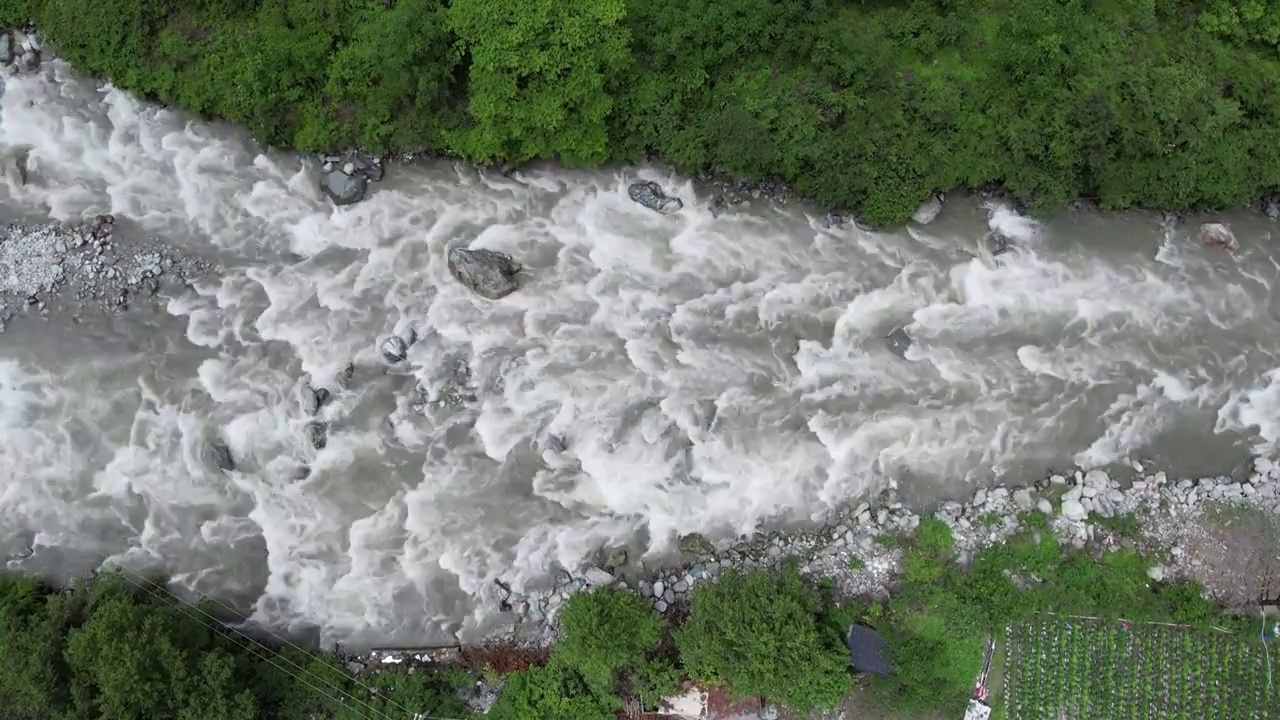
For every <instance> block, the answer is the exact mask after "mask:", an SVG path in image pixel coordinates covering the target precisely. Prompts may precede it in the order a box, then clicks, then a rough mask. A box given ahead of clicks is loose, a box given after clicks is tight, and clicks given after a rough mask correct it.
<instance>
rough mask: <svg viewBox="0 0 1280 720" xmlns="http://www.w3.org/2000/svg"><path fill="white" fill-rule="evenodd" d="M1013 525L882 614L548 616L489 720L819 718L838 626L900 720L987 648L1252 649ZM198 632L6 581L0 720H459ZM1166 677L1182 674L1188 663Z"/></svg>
mask: <svg viewBox="0 0 1280 720" xmlns="http://www.w3.org/2000/svg"><path fill="white" fill-rule="evenodd" d="M1022 520H1023V526H1022V530H1021V531H1020V532H1019V534H1018V535H1016V536H1014V537H1013V538H1010V539H1009V540H1008V541H1007V542H1005V543H1002V544H999V545H994V546H991V547H989V548H986V549H984V550H981V551H979V552H978V553H977V554H976V555H974V556H973V557H972V558H971V560H970V562H969V564H968V565H963V564H961V563H960V562H959V561H958V558H957V557H956V553H955V552H954V540H953V538H952V536H951V533H950V531H949V529H948V528H947V526H946V524H945V523H943V522H942V521H940V520H937V519H927V520H925V521H923V522H922V523H921V525H920V527H919V530H918V531H917V533H916V534H915V535H914V537H911V538H903V539H902V542H903V543H904V545H905V546H906V549H905V552H906V554H905V557H904V559H903V567H904V572H903V575H902V577H901V580H900V583H899V586H898V588H897V590H896V591H895V593H894V594H893V595H892V596H891V598H890V599H889V600H888V601H886V602H869V601H862V600H857V599H840V598H837V597H836V596H835V594H834V593H833V592H832V589H831V588H830V587H829V586H827V585H823V584H818V585H812V584H808V583H807V582H806V581H804V580H803V579H802V578H801V577H800V576H799V575H798V574H797V573H796V572H795V569H794V567H784V569H782V570H781V571H780V572H769V571H765V570H749V571H746V572H740V571H736V570H730V571H729V572H727V573H726V574H724V575H722V576H721V577H719V578H718V579H717V580H716V581H715V582H714V583H711V584H708V585H705V586H700V587H698V588H695V589H694V591H693V592H692V595H691V601H690V604H689V607H688V611H687V614H681V615H678V616H673V617H671V618H666V619H664V618H663V617H661V616H660V615H659V614H658V613H657V612H655V611H654V610H653V609H652V608H651V607H650V605H649V603H648V602H646V601H645V600H644V599H642V598H640V597H639V596H637V595H635V594H632V593H630V592H627V591H625V590H620V589H613V588H602V589H598V590H594V591H592V592H583V593H579V594H576V595H573V596H572V597H570V598H569V600H568V601H567V602H566V604H565V606H564V607H563V608H562V609H561V611H560V613H559V615H558V617H557V622H558V624H559V626H560V638H559V640H558V642H557V643H556V644H555V645H554V646H553V648H552V650H551V653H550V656H549V659H548V661H547V662H546V663H545V664H541V665H535V666H533V667H530V668H528V669H525V670H520V671H517V672H514V673H512V674H510V675H508V676H507V677H506V678H505V685H504V687H503V690H502V692H501V694H500V695H499V697H498V698H497V700H496V702H495V703H494V704H493V705H492V707H490V708H489V710H488V717H491V718H495V719H496V720H569V719H570V718H572V719H573V720H610V719H612V718H614V717H615V715H616V713H617V712H618V711H619V710H620V709H621V708H622V707H623V703H624V698H631V699H633V700H634V701H638V702H639V704H641V705H642V706H644V707H646V708H654V707H656V706H657V704H658V701H659V699H660V698H661V697H663V696H664V695H668V694H671V693H674V692H676V690H677V688H678V686H679V683H680V681H681V680H682V679H683V678H686V677H687V678H690V679H693V680H697V681H699V682H702V683H704V684H714V685H722V686H726V687H727V688H728V690H729V691H730V693H731V694H733V695H736V696H757V695H758V696H763V697H764V698H766V699H767V700H768V701H770V702H773V703H777V704H780V705H782V706H785V707H788V708H790V709H792V710H795V711H800V712H805V711H811V710H819V709H823V708H829V707H832V706H834V705H835V704H837V703H838V702H839V701H840V700H841V698H842V697H843V696H844V695H846V694H847V693H848V692H849V691H850V689H852V688H853V687H854V685H855V682H857V678H855V677H854V675H853V674H851V673H850V671H849V670H848V658H847V654H846V651H845V648H844V644H843V639H844V632H845V629H846V628H847V627H848V625H849V624H850V623H851V622H862V623H865V624H867V625H870V626H872V627H875V628H876V629H878V630H879V631H880V632H881V633H882V634H883V635H884V636H885V638H886V640H887V643H888V650H889V654H890V657H891V660H892V663H893V666H894V671H895V675H894V676H893V677H892V678H889V679H880V678H876V679H874V680H870V681H868V682H869V687H867V688H866V689H867V690H868V691H869V692H871V693H873V694H874V695H876V696H878V697H879V699H880V701H882V702H883V703H884V704H885V705H886V706H888V707H892V708H897V709H901V710H905V711H910V712H912V713H920V712H929V711H940V712H942V713H944V714H946V715H949V716H956V715H958V714H959V712H960V711H961V710H962V708H963V707H964V704H965V702H966V701H967V698H968V696H969V693H970V692H971V690H972V685H973V682H974V679H975V678H976V677H977V675H978V672H979V670H980V668H981V666H982V662H983V649H984V645H985V643H986V638H987V637H988V636H991V635H994V636H996V637H1003V638H1006V640H1005V649H1004V651H1005V652H1010V653H1014V652H1019V651H1020V652H1024V653H1029V654H1031V655H1036V654H1043V652H1041V650H1039V649H1037V648H1039V647H1040V646H1039V645H1036V644H1035V643H1045V642H1049V643H1050V644H1052V645H1053V648H1054V651H1055V655H1054V656H1057V655H1058V654H1061V655H1063V656H1065V657H1068V658H1070V657H1074V655H1072V653H1075V655H1080V654H1081V653H1086V652H1092V650H1093V644H1096V643H1104V644H1105V643H1107V642H1111V645H1114V644H1115V642H1121V641H1120V640H1115V639H1114V638H1113V639H1112V640H1111V641H1109V640H1107V639H1106V638H1111V637H1112V636H1113V635H1114V636H1118V635H1119V634H1120V632H1119V628H1120V626H1118V625H1113V626H1107V625H1105V623H1107V622H1108V621H1113V620H1117V619H1119V618H1121V617H1123V618H1124V619H1125V620H1126V621H1128V622H1131V623H1139V622H1142V621H1147V620H1151V621H1161V622H1167V623H1179V624H1182V625H1183V626H1185V627H1183V628H1181V629H1180V630H1179V632H1181V633H1182V635H1181V636H1179V638H1180V639H1178V641H1177V643H1175V646H1176V647H1182V646H1183V645H1185V648H1190V647H1192V646H1195V647H1200V646H1204V647H1206V648H1208V647H1213V648H1219V649H1220V650H1216V651H1215V652H1218V653H1219V654H1222V653H1224V652H1225V653H1226V654H1228V655H1232V656H1234V657H1241V658H1244V657H1247V656H1248V655H1249V653H1250V652H1253V653H1254V655H1253V657H1254V659H1255V660H1256V659H1257V651H1256V645H1257V644H1256V643H1253V644H1252V645H1251V641H1249V640H1248V639H1247V638H1249V637H1256V628H1254V629H1253V631H1255V633H1254V634H1253V635H1250V632H1251V630H1250V628H1249V627H1248V622H1249V621H1248V620H1247V619H1244V618H1239V617H1236V616H1231V615H1227V614H1225V613H1224V612H1222V611H1221V609H1219V608H1218V607H1216V606H1214V605H1213V604H1211V603H1210V602H1208V601H1206V600H1204V599H1202V597H1201V592H1200V588H1199V587H1197V586H1195V585H1175V584H1164V583H1158V582H1152V581H1151V580H1150V579H1149V575H1148V571H1149V570H1150V567H1149V564H1148V562H1147V561H1146V560H1145V559H1144V558H1143V557H1142V556H1140V555H1138V554H1136V553H1135V552H1133V551H1131V550H1125V549H1121V550H1115V551H1109V552H1103V551H1100V550H1099V549H1097V548H1092V547H1090V548H1086V549H1081V550H1077V549H1073V548H1067V547H1063V546H1062V545H1060V544H1059V542H1058V540H1057V539H1056V538H1055V536H1054V535H1053V533H1051V532H1049V531H1047V529H1046V528H1045V522H1046V521H1045V519H1044V516H1043V515H1041V514H1038V513H1035V512H1032V513H1028V514H1026V515H1025V516H1024V517H1023V519H1022ZM1051 614H1058V615H1067V614H1073V615H1088V616H1090V617H1091V618H1092V620H1090V622H1092V623H1095V624H1096V626H1097V627H1100V628H1101V629H1100V630H1098V631H1097V636H1096V638H1095V637H1094V635H1088V636H1086V637H1085V639H1084V640H1083V641H1082V642H1085V643H1091V644H1089V645H1088V647H1086V646H1085V645H1081V646H1080V647H1069V646H1068V645H1067V644H1064V643H1063V642H1060V641H1059V640H1058V639H1057V638H1058V635H1053V636H1052V637H1050V636H1049V635H1046V632H1047V631H1046V630H1045V628H1046V627H1050V629H1053V628H1057V627H1059V625H1060V624H1061V623H1060V621H1059V620H1054V619H1053V615H1051ZM210 617H211V616H208V615H202V614H201V612H200V611H199V610H198V609H191V608H187V607H186V606H184V605H182V604H180V603H178V602H176V601H175V600H174V598H172V597H171V596H170V595H168V594H167V593H165V592H164V591H162V590H161V589H160V588H159V586H156V585H145V584H142V583H140V582H137V581H135V580H131V579H129V578H127V577H124V576H121V575H115V574H103V575H100V576H98V577H96V578H94V579H91V580H86V581H82V582H78V583H75V584H74V585H73V586H72V587H71V588H69V589H68V590H65V591H56V590H53V589H52V588H48V587H46V586H43V585H40V584H39V583H37V582H34V581H32V580H30V579H24V578H18V577H7V578H4V579H3V580H0V662H2V663H3V667H4V668H5V669H6V670H5V672H4V673H0V707H4V708H5V709H6V711H7V713H8V714H6V715H4V717H6V718H14V719H15V720H26V719H28V718H32V719H34V718H55V719H58V720H72V719H79V718H86V719H87V718H103V719H104V720H116V719H119V720H124V719H125V718H130V719H134V718H137V719H144V720H145V719H150V718H156V719H157V720H158V719H160V718H166V719H169V718H181V719H184V720H197V719H199V720H205V719H208V720H241V719H245V720H248V718H281V719H288V720H294V719H297V720H302V719H303V718H321V717H323V718H334V719H342V718H353V719H354V718H362V717H393V716H394V717H401V716H403V717H411V716H413V714H414V713H428V714H430V715H433V716H442V717H449V718H463V717H468V716H469V715H468V713H469V710H468V707H467V702H466V696H467V688H468V687H470V686H471V684H472V683H473V682H474V681H475V679H476V676H475V675H474V674H471V673H473V672H474V670H472V671H464V670H461V669H457V668H454V669H448V668H446V669H443V670H436V671H434V672H429V671H424V672H419V673H417V674H411V673H407V672H405V671H403V670H399V669H387V670H382V671H379V672H376V673H373V674H366V675H362V676H360V678H359V679H358V680H357V679H356V678H353V677H352V676H350V675H349V674H347V672H346V671H345V670H344V668H343V667H342V665H341V664H340V663H339V661H338V660H336V659H334V658H331V657H329V656H326V655H323V654H320V653H313V652H310V651H304V650H301V649H298V648H288V649H279V650H267V649H266V648H265V647H263V646H260V645H255V644H251V643H250V642H248V641H246V640H245V639H243V638H242V637H240V636H239V635H236V634H234V633H232V632H230V631H228V630H226V629H222V628H221V627H219V626H217V625H216V624H214V623H212V622H210ZM1046 618H1049V619H1048V620H1046ZM1125 627H1129V626H1125ZM1213 627H1218V628H1221V629H1216V630H1215V629H1211V628H1213ZM1015 630H1016V632H1015ZM1055 632H1057V631H1056V630H1055ZM1077 634H1079V633H1077ZM1024 636H1025V637H1024ZM1210 637H1212V642H1210V640H1208V639H1206V638H1210ZM1028 638H1029V639H1028ZM1046 638H1047V639H1046ZM1097 638H1102V639H1097ZM1242 638H1243V639H1242ZM1015 640H1016V641H1017V642H1014V641H1015ZM1157 644H1158V643H1157ZM1111 645H1107V646H1106V647H1111ZM1165 645H1169V643H1165ZM1100 647H1101V646H1100ZM1185 648H1183V649H1185ZM1223 648H1225V649H1223ZM1112 650H1114V648H1112ZM1157 650H1159V651H1160V652H1163V653H1164V655H1163V656H1161V657H1162V658H1163V657H1172V656H1169V648H1168V647H1165V648H1163V649H1160V648H1157ZM1150 654H1152V655H1153V656H1154V655H1155V654H1157V653H1156V651H1151V653H1150ZM1214 657H1217V655H1215V656H1214ZM1080 660H1081V662H1085V660H1086V659H1080ZM1157 660H1159V658H1157ZM1172 660H1173V661H1175V662H1182V663H1183V664H1185V665H1188V666H1190V665H1192V664H1194V663H1195V662H1196V660H1195V658H1193V657H1190V656H1186V655H1185V654H1184V655H1183V656H1181V658H1179V657H1172ZM1161 661H1162V660H1161ZM1029 667H1030V666H1028V668H1029ZM1108 667H1110V666H1108ZM1215 667H1217V666H1216V665H1215ZM1257 667H1259V666H1257V665H1256V664H1255V665H1254V666H1250V665H1248V664H1246V663H1243V662H1237V663H1236V664H1235V665H1234V666H1232V667H1231V668H1230V673H1229V677H1228V678H1227V680H1228V681H1229V682H1227V681H1224V682H1226V684H1224V685H1223V691H1224V692H1228V695H1231V692H1233V691H1232V688H1233V687H1236V686H1237V685H1238V686H1240V687H1245V688H1249V689H1251V690H1253V691H1255V692H1251V693H1249V694H1248V695H1231V697H1232V698H1233V700H1232V701H1233V702H1235V703H1237V704H1242V703H1248V702H1253V701H1257V702H1263V703H1274V702H1277V701H1280V696H1277V693H1276V692H1275V690H1274V689H1272V688H1271V687H1270V686H1267V689H1266V691H1265V692H1264V691H1262V690H1261V688H1262V687H1263V686H1262V684H1261V681H1260V680H1259V676H1258V675H1257V674H1256V669H1257ZM1069 669H1070V670H1072V671H1073V672H1074V671H1077V670H1080V671H1081V672H1083V670H1081V668H1077V667H1075V666H1072V667H1071V668H1069ZM1156 669H1157V670H1160V669H1161V668H1156ZM1033 670H1034V668H1031V669H1027V668H1023V669H1022V672H1023V674H1026V673H1031V672H1033ZM1121 670H1122V668H1119V667H1116V668H1111V670H1110V671H1111V672H1113V673H1114V672H1120V671H1121ZM1164 671H1166V672H1167V668H1165V669H1164ZM480 672H483V669H481V670H480ZM1048 672H1050V673H1052V672H1053V670H1052V669H1050V670H1048ZM1201 674H1202V675H1203V673H1201ZM1110 677H1111V676H1110V675H1108V676H1107V678H1103V679H1094V680H1093V681H1091V682H1093V683H1094V684H1095V685H1096V686H1097V687H1096V688H1095V689H1096V690H1097V692H1098V693H1099V694H1098V695H1097V696H1095V697H1093V698H1091V699H1089V702H1093V703H1110V704H1112V705H1114V704H1117V703H1119V704H1125V703H1129V702H1137V701H1144V702H1146V701H1150V702H1151V703H1155V702H1156V701H1155V700H1152V699H1149V698H1145V696H1144V697H1143V698H1130V697H1127V696H1126V695H1125V692H1126V691H1127V690H1126V688H1122V687H1119V686H1107V685H1106V682H1105V681H1106V680H1108V679H1110ZM1224 677H1226V676H1224ZM1211 680H1213V679H1211ZM1213 681H1214V682H1215V683H1216V682H1217V680H1213ZM1082 683H1083V681H1082ZM1219 684H1221V683H1219ZM1081 687H1084V684H1081ZM1144 687H1145V686H1144ZM1128 689H1129V690H1132V688H1128ZM1147 689H1148V690H1149V689H1150V688H1147ZM1059 690H1061V691H1062V692H1057V691H1056V690H1055V691H1054V692H1053V693H1051V692H1049V691H1047V690H1045V689H1044V688H1043V687H1042V686H1041V684H1037V683H1030V684H1027V685H1026V686H1025V687H1023V688H1020V689H1019V688H1015V692H1014V693H1012V695H1013V696H1012V697H1011V698H1010V699H1009V700H1008V703H1009V704H1008V707H1009V708H1011V709H1012V711H1013V712H1012V714H1011V715H1010V717H1023V716H1028V717H1029V716H1039V715H1036V714H1035V712H1043V711H1044V710H1045V709H1047V708H1049V707H1056V706H1059V705H1061V704H1063V703H1071V702H1074V703H1076V704H1077V706H1080V703H1081V702H1083V701H1081V700H1080V699H1079V698H1078V697H1068V694H1069V691H1070V688H1069V687H1066V686H1065V685H1064V687H1063V688H1059ZM1104 691H1105V692H1106V693H1109V694H1107V695H1104V694H1103V693H1104ZM1055 693H1056V694H1055ZM1258 693H1261V694H1258ZM1108 698H1109V699H1108ZM1045 703H1058V705H1046V704H1045ZM998 706H999V705H998ZM1152 707H1158V706H1157V705H1155V704H1153V705H1152ZM1241 709H1242V711H1243V710H1245V708H1244V707H1243V705H1242V706H1241ZM1184 710H1185V711H1186V712H1189V713H1191V714H1190V715H1188V717H1190V716H1196V717H1202V716H1203V717H1207V716H1205V715H1195V712H1196V708H1195V707H1191V706H1188V707H1187V708H1184ZM1033 711H1034V712H1033ZM1028 712H1030V714H1027V713H1028ZM1157 715H1159V714H1158V713H1157ZM1153 717H1154V716H1153Z"/></svg>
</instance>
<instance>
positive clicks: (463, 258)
mask: <svg viewBox="0 0 1280 720" xmlns="http://www.w3.org/2000/svg"><path fill="white" fill-rule="evenodd" d="M520 269H521V268H520V263H518V262H516V261H515V260H513V259H512V258H511V256H510V255H507V254H505V253H500V252H496V251H493V250H470V249H468V248H453V249H452V250H450V251H449V272H450V274H452V275H453V277H454V279H455V280H457V281H458V282H460V283H462V284H463V285H465V286H466V287H467V288H468V289H470V290H471V292H473V293H475V294H477V295H479V296H480V297H482V298H488V299H489V300H498V299H500V298H504V297H506V296H508V295H510V294H511V293H513V292H515V291H516V290H518V289H520V283H518V282H517V281H516V276H517V275H518V274H519V273H520Z"/></svg>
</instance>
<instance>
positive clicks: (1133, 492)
mask: <svg viewBox="0 0 1280 720" xmlns="http://www.w3.org/2000/svg"><path fill="white" fill-rule="evenodd" d="M1131 465H1132V472H1124V473H1120V472H1116V473H1114V474H1115V475H1117V476H1118V475H1121V474H1123V475H1124V476H1125V477H1124V482H1122V481H1121V479H1120V478H1119V477H1113V476H1112V474H1108V473H1107V472H1104V471H1101V470H1092V471H1089V472H1076V473H1074V474H1071V475H1060V474H1054V475H1050V476H1048V477H1046V478H1044V479H1042V480H1041V481H1039V482H1037V483H1035V484H1033V485H1029V486H1025V487H994V488H983V489H979V490H977V491H976V492H975V493H974V494H973V496H972V497H971V498H970V500H969V501H968V502H965V503H960V502H947V503H944V504H943V505H942V506H941V507H939V508H938V509H937V510H936V511H935V512H934V513H933V517H936V518H938V519H939V520H941V521H942V522H944V523H946V524H947V526H949V527H950V528H951V531H952V534H953V535H954V537H955V540H956V551H957V553H958V556H959V559H960V561H961V562H967V561H968V560H969V558H970V557H972V555H973V554H974V553H975V552H976V551H978V550H980V549H982V548H984V547H987V546H990V545H993V544H996V543H999V542H1002V541H1004V540H1005V539H1007V538H1008V537H1010V536H1011V535H1013V534H1014V533H1016V532H1017V531H1018V530H1019V528H1021V527H1022V525H1023V523H1024V522H1025V520H1024V518H1026V517H1028V515H1029V514H1032V513H1035V514H1040V515H1043V516H1044V519H1045V527H1047V528H1049V529H1050V530H1051V531H1052V532H1053V533H1054V534H1055V535H1056V536H1057V537H1058V538H1059V540H1060V541H1061V542H1063V543H1064V544H1066V545H1071V546H1074V547H1078V548H1086V547H1088V548H1093V550H1094V551H1096V552H1108V551H1113V550H1117V549H1120V548H1122V547H1128V548H1134V549H1137V550H1139V551H1141V552H1142V553H1144V554H1146V555H1147V556H1149V557H1151V558H1153V560H1154V562H1155V566H1154V567H1152V569H1151V573H1150V574H1151V578H1152V580H1153V581H1156V582H1178V581H1184V580H1194V581H1198V582H1200V583H1202V584H1203V585H1204V586H1205V589H1206V592H1207V593H1208V594H1209V595H1210V596H1212V597H1214V598H1215V599H1217V600H1219V601H1221V602H1223V603H1225V604H1227V605H1229V606H1237V607H1246V606H1248V605H1249V604H1251V603H1252V604H1255V605H1256V604H1257V602H1258V600H1259V599H1260V598H1261V597H1262V596H1263V594H1265V593H1266V592H1267V588H1275V587H1280V583H1278V582H1277V581H1280V465H1277V464H1273V463H1272V462H1271V461H1269V460H1265V459H1258V460H1257V461H1256V462H1255V465H1254V472H1253V473H1252V474H1251V475H1250V476H1249V477H1248V478H1247V479H1243V480H1237V479H1233V478H1230V477H1212V478H1200V479H1195V480H1193V479H1176V478H1173V477H1170V476H1169V475H1168V473H1166V472H1164V471H1158V470H1156V469H1154V468H1151V467H1148V466H1144V465H1142V464H1140V463H1136V462H1134V463H1132V464H1131ZM921 519H922V516H921V515H919V514H917V513H916V512H914V511H913V510H911V509H909V508H908V507H906V506H905V505H904V504H903V503H901V502H900V501H898V499H897V497H896V493H895V492H894V491H893V490H888V491H886V492H884V493H882V494H881V496H880V504H878V505H873V504H871V503H869V502H858V503H855V504H853V505H851V506H850V507H848V508H847V509H846V510H845V511H844V512H842V513H839V514H838V515H837V516H836V517H835V518H833V520H832V521H831V522H829V523H828V524H826V525H825V526H823V527H821V528H819V529H816V530H812V531H802V532H794V533H778V532H773V533H768V534H762V535H757V536H755V537H752V538H750V539H747V540H743V541H739V542H736V543H733V544H721V545H716V544H714V543H712V542H710V541H709V540H707V539H706V538H703V537H701V536H697V535H693V536H686V537H684V538H682V539H681V542H680V548H681V550H682V555H683V558H684V560H683V562H681V563H680V564H679V565H678V566H676V567H667V568H662V569H661V570H646V569H645V568H643V567H641V566H640V565H639V564H636V563H628V558H627V554H626V553H625V552H624V551H621V550H615V551H613V552H611V553H610V552H603V553H601V558H602V559H601V561H600V562H599V563H598V564H596V565H593V566H589V567H584V568H580V569H578V570H576V571H574V572H565V571H562V572H561V573H560V578H559V582H558V583H557V586H556V587H555V588H554V589H550V590H546V591H542V592H537V593H531V594H529V595H519V594H514V593H513V594H510V595H509V596H508V597H507V604H508V605H509V606H510V608H511V610H512V613H513V615H514V616H515V618H516V621H517V628H518V631H517V632H516V633H515V634H514V637H516V638H518V639H519V640H520V641H521V642H525V643H534V644H536V643H538V642H550V641H551V640H552V639H553V638H554V630H553V628H552V622H551V621H552V619H553V618H554V616H555V613H556V611H557V610H558V609H559V608H560V607H561V606H562V605H563V604H564V602H565V600H566V599H567V598H568V597H569V596H570V595H572V594H573V593H575V592H579V591H582V590H586V589H590V588H595V587H605V586H608V587H619V588H628V589H630V590H631V591H633V592H636V593H638V594H640V595H641V596H643V597H645V598H647V599H648V600H649V601H650V602H651V603H652V604H653V606H654V608H655V609H657V610H658V611H659V612H662V613H672V612H677V611H678V610H679V609H680V608H682V606H684V605H685V604H686V603H687V601H688V598H689V593H690V591H691V590H692V589H693V588H694V587H696V586H698V585H700V584H703V583H706V582H708V581H710V580H712V579H713V578H715V577H716V576H718V575H719V574H721V573H723V572H725V571H726V570H728V569H730V568H738V569H745V568H770V567H779V566H781V565H782V564H783V563H784V562H787V561H796V562H798V563H799V567H800V571H801V573H802V574H804V575H806V576H808V577H811V578H814V579H827V580H829V581H830V582H832V583H834V585H835V587H836V588H837V589H838V590H839V591H840V592H841V593H842V594H844V595H846V596H850V597H871V598H883V597H886V596H888V594H889V593H890V591H891V590H892V587H893V584H894V582H895V580H896V578H897V577H898V574H899V572H900V571H901V560H902V556H903V550H902V547H901V546H902V545H903V543H904V541H906V540H908V539H909V537H910V536H911V534H912V533H913V532H914V531H915V530H916V528H917V527H919V525H920V522H921Z"/></svg>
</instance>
